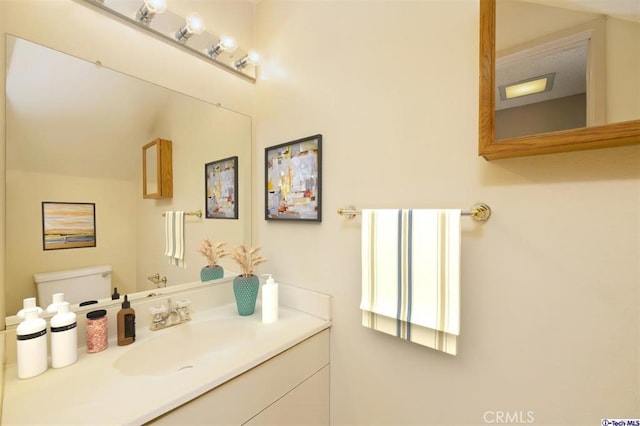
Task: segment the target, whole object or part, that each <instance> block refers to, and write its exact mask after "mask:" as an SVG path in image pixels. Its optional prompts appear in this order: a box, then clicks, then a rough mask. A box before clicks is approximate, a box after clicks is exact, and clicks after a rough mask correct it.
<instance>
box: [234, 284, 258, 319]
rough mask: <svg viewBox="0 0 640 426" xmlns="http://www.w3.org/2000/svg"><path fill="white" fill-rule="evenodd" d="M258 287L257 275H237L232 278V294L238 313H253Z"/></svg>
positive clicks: (244, 314) (245, 314) (243, 314)
mask: <svg viewBox="0 0 640 426" xmlns="http://www.w3.org/2000/svg"><path fill="white" fill-rule="evenodd" d="M259 288H260V279H259V278H258V276H257V275H250V276H248V277H243V276H241V275H239V276H237V277H235V278H234V279H233V294H234V295H235V297H236V306H237V307H238V313H239V314H240V315H242V316H247V315H253V311H254V310H255V309H256V300H257V299H258V289H259Z"/></svg>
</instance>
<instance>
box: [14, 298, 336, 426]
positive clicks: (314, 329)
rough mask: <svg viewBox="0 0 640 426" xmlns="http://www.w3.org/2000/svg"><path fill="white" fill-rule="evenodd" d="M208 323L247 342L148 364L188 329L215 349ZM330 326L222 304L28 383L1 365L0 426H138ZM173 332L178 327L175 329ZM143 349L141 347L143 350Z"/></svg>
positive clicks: (292, 313)
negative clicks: (270, 319) (268, 317)
mask: <svg viewBox="0 0 640 426" xmlns="http://www.w3.org/2000/svg"><path fill="white" fill-rule="evenodd" d="M213 322H216V324H220V325H221V326H222V327H226V328H227V329H229V327H235V326H238V327H239V328H238V330H239V333H240V334H242V335H243V336H250V337H247V338H237V339H234V340H233V343H229V344H224V345H220V344H219V345H218V347H217V348H214V349H213V350H212V351H208V352H202V353H201V354H200V355H193V354H190V353H188V352H190V351H189V350H188V348H175V347H169V348H167V351H172V352H175V351H176V350H178V351H180V350H182V351H183V352H184V353H181V352H178V354H179V359H180V367H179V368H176V365H174V364H171V363H170V362H169V363H168V365H170V367H168V368H167V369H166V370H165V371H160V370H162V368H158V365H157V362H155V361H154V360H155V358H156V357H157V356H161V355H162V354H158V352H162V351H163V347H162V345H158V344H157V343H158V342H160V343H163V342H171V339H168V340H167V339H165V337H168V333H172V332H180V333H183V334H184V333H188V332H191V331H194V335H193V338H194V339H198V341H199V342H206V341H207V340H206V339H208V338H209V339H210V340H211V341H212V345H213V346H215V341H214V340H215V337H212V336H211V335H209V336H208V335H207V334H208V333H209V331H210V330H213V329H214V328H212V327H209V326H208V325H207V324H204V323H208V324H209V325H210V324H213ZM330 324H331V322H330V321H329V320H326V319H322V318H319V317H316V316H313V315H309V314H307V313H305V312H302V311H299V310H296V309H291V308H288V307H284V306H281V307H280V310H279V320H278V321H277V322H275V323H273V324H263V323H262V321H261V312H260V304H258V306H257V307H256V311H255V313H254V315H251V316H247V317H241V316H239V315H238V314H237V311H236V307H235V304H225V305H222V306H217V307H214V308H212V309H209V310H207V311H200V312H198V313H197V315H193V320H192V321H190V322H187V323H184V324H180V325H176V326H174V327H170V328H167V329H164V330H159V331H153V332H152V331H150V330H149V329H148V328H147V327H145V328H142V329H141V328H140V327H138V328H137V339H136V342H134V343H133V344H131V345H128V346H117V345H116V342H115V340H110V341H109V347H108V348H107V349H106V350H105V351H103V352H99V353H94V354H88V353H86V352H85V350H84V348H81V349H80V350H79V357H78V361H77V362H76V363H75V364H73V365H70V366H68V367H65V368H61V369H52V368H49V369H48V370H47V371H46V372H44V373H43V374H41V375H39V376H37V377H34V378H31V379H22V380H21V379H18V378H17V366H16V364H15V363H9V364H7V365H6V367H5V387H4V403H3V410H2V424H3V425H15V424H35V423H37V424H43V423H46V424H106V423H108V424H141V423H144V422H147V421H149V420H151V419H153V418H155V417H158V416H160V415H161V414H163V413H166V412H168V411H170V410H172V409H174V408H176V407H178V406H180V405H182V404H184V403H185V402H187V401H190V400H192V399H193V398H195V397H197V396H199V395H201V394H203V393H205V392H207V391H209V390H211V389H213V388H215V387H217V386H219V385H221V384H222V383H224V382H226V381H228V380H231V379H233V378H234V377H236V376H238V375H240V374H242V373H243V372H245V371H247V370H249V369H251V368H253V367H255V366H257V365H258V364H260V363H262V362H264V361H266V360H267V359H269V358H272V357H273V356H275V355H277V354H279V353H281V352H283V351H285V350H287V349H288V348H290V347H292V346H294V345H296V344H298V343H300V342H302V341H303V340H305V339H307V338H309V337H311V336H313V335H314V334H316V333H318V332H320V331H322V330H324V329H326V328H328V327H329V326H330ZM203 325H204V326H207V327H203ZM180 327H184V328H183V329H181V330H178V328H180ZM195 331H197V333H195ZM232 333H233V330H232ZM196 334H197V335H196ZM228 335H229V333H227V336H228ZM161 336H164V337H161ZM172 346H175V345H172ZM144 348H148V349H149V351H148V353H145V351H146V349H144ZM132 350H135V351H136V353H135V356H137V357H140V356H141V355H142V358H141V359H142V361H140V368H139V369H138V368H137V367H134V368H132V367H131V362H129V364H126V363H123V359H125V356H126V357H129V361H130V360H132V359H135V356H131V355H134V354H133V353H128V351H132ZM174 358H175V357H174ZM145 359H148V360H149V362H148V363H146V362H145V361H144V360H145ZM154 362H155V364H154ZM123 365H125V367H126V368H123ZM133 365H137V364H133ZM150 365H155V367H150Z"/></svg>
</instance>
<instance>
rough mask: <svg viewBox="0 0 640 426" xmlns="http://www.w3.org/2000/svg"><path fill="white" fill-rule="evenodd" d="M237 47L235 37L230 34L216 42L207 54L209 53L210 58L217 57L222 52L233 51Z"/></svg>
mask: <svg viewBox="0 0 640 426" xmlns="http://www.w3.org/2000/svg"><path fill="white" fill-rule="evenodd" d="M237 48H238V45H237V44H236V41H235V40H234V39H233V38H231V37H229V36H222V37H220V40H219V41H218V42H217V43H216V44H214V45H213V46H211V47H210V48H209V49H207V55H209V57H210V58H212V59H215V58H216V57H217V56H218V55H219V54H221V53H222V52H229V53H233V52H235V51H236V49H237Z"/></svg>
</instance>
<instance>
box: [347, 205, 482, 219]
mask: <svg viewBox="0 0 640 426" xmlns="http://www.w3.org/2000/svg"><path fill="white" fill-rule="evenodd" d="M338 214H339V215H342V216H345V217H346V218H347V219H353V218H354V217H356V216H357V215H359V214H362V212H361V211H360V210H358V209H356V208H355V207H353V206H348V207H346V208H343V209H338ZM460 214H461V215H462V216H471V219H473V220H475V221H477V222H486V221H487V220H489V218H490V217H491V207H489V206H488V205H487V204H485V203H478V204H474V205H473V206H472V207H471V209H470V210H463V211H462V212H461V213H460Z"/></svg>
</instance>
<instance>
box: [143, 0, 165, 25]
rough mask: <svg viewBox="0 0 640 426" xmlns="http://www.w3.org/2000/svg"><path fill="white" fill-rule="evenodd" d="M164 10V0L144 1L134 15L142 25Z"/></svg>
mask: <svg viewBox="0 0 640 426" xmlns="http://www.w3.org/2000/svg"><path fill="white" fill-rule="evenodd" d="M166 9H167V2H166V0H144V3H143V4H142V6H140V9H139V10H138V12H137V13H136V19H137V20H138V21H140V22H142V23H144V24H148V23H149V22H151V20H152V19H153V17H154V16H155V15H156V13H162V12H164V11H165V10H166Z"/></svg>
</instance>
